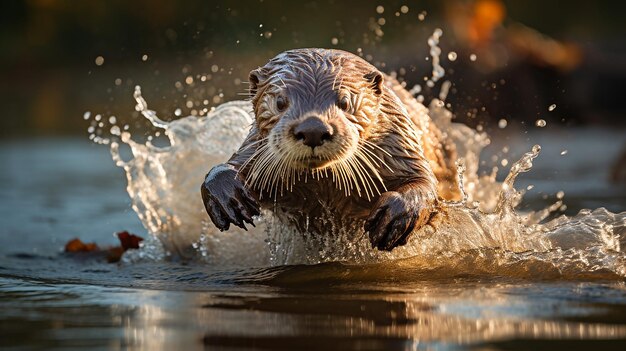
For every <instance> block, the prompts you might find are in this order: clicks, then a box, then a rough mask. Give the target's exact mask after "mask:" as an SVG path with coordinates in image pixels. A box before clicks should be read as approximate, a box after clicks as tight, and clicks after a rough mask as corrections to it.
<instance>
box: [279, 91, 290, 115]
mask: <svg viewBox="0 0 626 351" xmlns="http://www.w3.org/2000/svg"><path fill="white" fill-rule="evenodd" d="M288 105H289V103H288V102H287V98H286V97H284V96H282V95H281V96H279V97H278V98H276V109H277V110H278V112H283V111H285V109H287V106H288Z"/></svg>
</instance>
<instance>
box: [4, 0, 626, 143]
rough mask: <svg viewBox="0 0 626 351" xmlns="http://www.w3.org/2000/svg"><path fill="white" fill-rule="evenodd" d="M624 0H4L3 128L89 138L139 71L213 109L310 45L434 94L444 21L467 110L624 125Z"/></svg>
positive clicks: (477, 117)
mask: <svg viewBox="0 0 626 351" xmlns="http://www.w3.org/2000/svg"><path fill="white" fill-rule="evenodd" d="M625 11H626V3H624V2H619V1H568V2H558V1H538V0H537V1H500V0H477V1H463V0H447V1H338V0H317V1H272V0H257V1H222V2H207V1H185V2H174V1H154V0H136V1H121V0H107V1H97V0H95V1H64V0H29V1H15V0H9V1H2V2H1V3H0V18H1V22H0V23H1V24H0V80H1V81H2V84H0V105H1V106H2V112H3V115H2V117H1V118H0V138H16V137H22V136H50V135H73V134H76V135H86V132H85V130H86V128H87V122H85V121H84V120H83V117H82V116H83V113H84V112H85V111H94V112H95V113H101V114H103V115H105V116H108V115H115V116H117V118H118V119H121V120H127V121H133V119H132V117H133V112H134V103H133V100H132V91H133V89H134V86H135V85H138V84H139V85H141V86H142V88H143V92H144V96H145V97H146V99H147V100H148V102H149V103H150V107H151V108H153V109H155V110H156V111H157V113H159V114H160V116H161V117H162V118H164V119H173V118H176V116H177V115H188V114H193V115H203V114H206V111H208V109H210V108H211V107H212V106H215V105H217V104H219V103H221V102H224V101H229V100H233V99H237V98H240V97H239V96H238V94H239V93H241V92H243V91H244V89H245V88H246V86H247V81H246V80H247V75H248V72H249V71H250V70H251V69H253V68H255V67H257V66H259V65H262V64H263V63H264V62H265V61H267V59H269V58H271V57H272V56H274V55H275V54H277V53H279V52H281V51H283V50H286V49H290V48H296V47H326V48H340V49H344V50H348V51H350V52H353V53H358V54H360V55H362V56H364V57H365V58H367V59H369V60H370V61H371V62H373V63H374V64H376V65H377V66H378V67H379V68H381V69H382V70H384V71H386V72H397V74H398V77H399V78H400V79H401V80H404V81H406V82H407V87H409V88H410V87H412V86H414V85H415V84H421V85H422V87H423V89H422V92H421V94H424V96H425V98H426V101H429V98H430V97H432V96H437V94H438V93H439V90H440V84H441V82H442V81H440V82H439V84H438V85H436V86H435V87H434V88H433V89H432V91H431V90H429V89H428V87H426V86H425V84H424V77H429V76H430V75H431V70H432V66H431V63H430V61H427V60H426V58H427V57H428V56H429V52H428V50H429V48H428V45H427V39H428V37H429V36H430V35H432V32H433V30H434V29H435V28H441V29H443V36H442V38H441V43H440V46H441V47H442V65H443V67H444V68H445V69H446V77H445V79H448V80H450V81H451V82H452V89H451V91H450V94H449V97H448V102H450V103H451V108H452V110H453V111H454V113H455V115H456V118H457V119H458V120H460V121H463V122H466V123H468V124H471V125H474V126H475V125H478V124H482V125H483V126H484V127H485V128H486V129H487V130H489V129H493V128H497V125H498V122H499V121H500V120H502V119H506V120H507V122H508V125H509V126H520V127H521V128H526V127H528V126H530V127H533V126H534V123H535V121H536V120H537V119H544V120H546V121H547V123H548V126H550V127H554V126H557V125H563V126H568V125H592V124H593V125H597V124H602V125H610V126H618V125H620V126H624V124H625V123H624V121H625V119H624V118H623V116H624V114H625V113H626V107H625V106H626V104H624V103H623V99H622V97H621V94H622V90H621V89H622V87H623V86H624V83H625V82H626V30H625V29H626V25H625V24H624V20H623V14H624V13H625ZM445 79H444V80H445ZM552 104H555V105H556V106H557V108H556V109H555V111H553V112H550V111H548V106H550V105H552ZM178 108H180V109H181V110H180V111H177V109H178ZM134 121H135V122H134V123H140V122H137V121H139V119H135V120H134Z"/></svg>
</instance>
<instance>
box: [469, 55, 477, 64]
mask: <svg viewBox="0 0 626 351" xmlns="http://www.w3.org/2000/svg"><path fill="white" fill-rule="evenodd" d="M470 61H472V62H473V61H476V54H471V55H470Z"/></svg>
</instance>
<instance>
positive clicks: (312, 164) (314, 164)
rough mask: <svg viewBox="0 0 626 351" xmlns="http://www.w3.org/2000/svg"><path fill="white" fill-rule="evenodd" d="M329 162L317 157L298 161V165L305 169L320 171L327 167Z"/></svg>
mask: <svg viewBox="0 0 626 351" xmlns="http://www.w3.org/2000/svg"><path fill="white" fill-rule="evenodd" d="M330 163H331V160H329V159H327V158H322V157H319V156H310V157H307V158H304V159H301V160H299V161H298V165H299V166H300V167H302V168H307V169H321V168H324V167H326V166H328V165H329V164H330Z"/></svg>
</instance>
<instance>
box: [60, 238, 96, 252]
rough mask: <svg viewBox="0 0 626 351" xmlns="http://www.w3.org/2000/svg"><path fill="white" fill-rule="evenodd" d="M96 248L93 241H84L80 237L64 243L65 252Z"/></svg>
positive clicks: (88, 250)
mask: <svg viewBox="0 0 626 351" xmlns="http://www.w3.org/2000/svg"><path fill="white" fill-rule="evenodd" d="M96 250H98V245H96V244H95V243H86V244H85V243H84V242H82V241H81V240H80V239H78V238H75V239H72V240H70V241H68V242H67V244H65V252H92V251H96Z"/></svg>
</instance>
